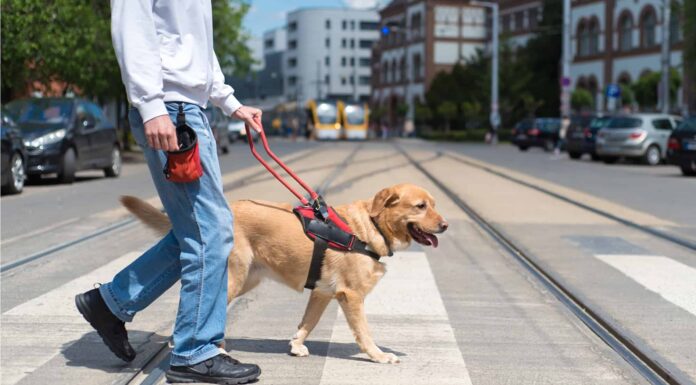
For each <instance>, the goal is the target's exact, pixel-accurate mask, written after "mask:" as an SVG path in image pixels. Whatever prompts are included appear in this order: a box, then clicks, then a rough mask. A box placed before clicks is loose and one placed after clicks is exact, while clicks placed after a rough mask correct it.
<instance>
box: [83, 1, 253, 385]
mask: <svg viewBox="0 0 696 385" xmlns="http://www.w3.org/2000/svg"><path fill="white" fill-rule="evenodd" d="M212 27H213V25H212V8H211V2H210V0H202V1H195V2H190V1H183V0H169V1H164V0H111V37H112V42H113V45H114V50H115V52H116V57H117V59H118V63H119V66H120V68H121V77H122V79H123V82H124V84H125V87H126V92H127V95H128V100H129V101H130V104H131V106H132V107H131V109H130V111H129V121H130V126H131V130H132V133H133V136H134V137H135V140H136V142H137V143H138V144H139V145H140V147H142V148H143V152H144V155H145V158H146V160H147V164H148V167H149V169H150V174H151V176H152V180H153V182H154V184H155V187H156V189H157V193H158V194H159V197H160V200H161V201H162V204H163V206H164V209H165V210H166V212H167V214H168V215H169V218H170V220H171V223H172V230H170V231H169V233H168V234H167V235H166V236H165V237H164V238H162V239H161V240H160V241H159V242H158V243H157V244H155V245H154V246H152V247H151V248H150V249H149V250H147V251H146V252H145V253H144V254H143V255H141V256H140V257H138V258H137V259H136V260H135V261H133V262H132V263H131V264H130V265H128V266H127V267H125V268H124V269H123V270H121V271H120V272H119V273H118V274H116V276H115V277H113V280H112V281H111V282H107V283H104V284H101V285H100V286H99V287H98V288H97V289H93V290H90V291H87V292H85V293H82V294H78V295H77V296H76V297H75V303H76V305H77V307H78V310H79V311H80V312H81V313H82V315H83V316H84V317H85V319H86V320H87V321H88V322H89V323H90V324H91V325H92V327H94V328H95V329H96V330H97V332H98V333H99V335H100V336H101V338H102V339H103V341H104V343H105V344H106V345H107V346H108V347H109V348H110V349H111V351H112V352H114V354H116V356H118V357H119V358H121V359H123V360H125V361H132V360H133V359H134V358H135V355H136V352H135V351H134V350H133V348H132V346H131V345H130V343H129V342H128V334H127V332H126V328H125V322H130V321H131V320H132V319H133V317H134V316H135V315H136V313H138V312H139V311H141V310H143V309H145V308H146V307H147V306H148V305H150V304H151V303H152V302H153V301H154V300H155V299H157V298H158V297H159V296H160V295H161V294H162V293H164V292H165V291H166V290H167V289H169V288H170V287H171V286H172V285H174V284H175V283H176V282H177V281H179V280H181V290H180V294H179V295H180V300H179V308H178V312H177V315H176V320H175V324H174V332H173V335H172V338H173V342H174V347H173V350H172V354H171V361H170V367H169V369H168V370H167V372H166V376H167V380H168V381H169V382H206V383H225V384H233V383H234V384H236V383H239V382H247V381H252V380H254V379H256V378H257V377H258V376H259V375H260V373H261V371H260V369H259V367H258V366H256V365H254V364H242V363H240V362H239V361H237V360H235V359H233V358H231V357H230V356H229V355H227V353H226V352H225V350H223V349H222V348H221V347H222V346H224V345H223V344H224V331H225V323H226V315H227V314H226V308H227V306H226V305H227V258H228V255H229V253H230V251H231V250H232V241H233V239H232V236H233V232H232V224H233V222H232V213H231V211H230V209H229V206H228V205H227V201H226V200H225V196H224V194H223V191H222V178H221V174H220V165H219V162H218V158H217V151H216V143H215V139H214V137H213V134H212V131H211V129H210V125H209V122H208V121H207V120H206V117H205V115H204V114H203V112H202V110H201V109H202V108H204V107H205V106H206V105H207V103H208V101H211V102H212V103H213V105H215V106H218V107H220V108H221V109H222V111H223V112H224V113H225V114H226V115H230V116H233V117H235V118H237V119H240V120H242V121H244V122H245V123H246V124H249V125H250V126H251V127H252V128H253V129H255V130H257V131H260V129H261V128H260V126H259V125H257V124H256V123H255V122H256V121H257V120H259V121H260V118H261V111H260V110H258V109H256V108H251V107H246V106H243V105H242V104H241V103H240V102H239V101H238V100H237V99H236V98H235V96H234V90H233V89H232V87H230V86H228V85H226V84H225V79H224V76H223V74H222V71H221V70H220V65H219V63H218V60H217V57H216V56H215V52H214V51H213V40H212V36H213V34H212ZM179 109H181V110H182V111H183V115H184V117H185V122H186V124H187V125H188V126H189V127H191V128H192V129H193V130H194V131H195V134H196V136H197V140H198V146H199V154H200V162H201V165H202V169H203V172H202V175H201V176H200V177H199V178H198V179H197V180H194V181H191V182H181V183H180V182H172V181H170V180H168V179H167V177H166V176H165V174H164V173H163V169H164V167H165V164H166V163H167V151H175V150H177V149H178V148H179V146H178V144H177V135H176V129H175V126H174V124H173V121H174V120H175V119H176V117H177V112H178V111H179Z"/></svg>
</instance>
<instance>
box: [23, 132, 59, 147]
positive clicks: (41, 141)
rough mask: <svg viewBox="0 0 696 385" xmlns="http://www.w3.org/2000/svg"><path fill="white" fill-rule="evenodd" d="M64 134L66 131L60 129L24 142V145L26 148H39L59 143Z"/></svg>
mask: <svg viewBox="0 0 696 385" xmlns="http://www.w3.org/2000/svg"><path fill="white" fill-rule="evenodd" d="M66 133H67V131H66V130H65V128H61V129H60V130H57V131H53V132H49V133H48V134H46V135H42V136H39V137H38V138H35V139H32V140H25V141H24V145H25V146H27V147H41V146H45V145H47V144H53V143H57V142H59V141H61V140H62V139H63V138H65V134H66Z"/></svg>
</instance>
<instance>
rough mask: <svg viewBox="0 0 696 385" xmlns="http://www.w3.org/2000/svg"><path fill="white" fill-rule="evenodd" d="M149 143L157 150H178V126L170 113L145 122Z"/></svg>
mask: <svg viewBox="0 0 696 385" xmlns="http://www.w3.org/2000/svg"><path fill="white" fill-rule="evenodd" d="M145 137H146V138H147V144H148V145H149V146H150V147H152V148H153V149H155V150H164V151H176V150H178V149H179V144H178V143H177V140H176V127H174V123H172V120H171V119H170V118H169V115H160V116H157V117H154V118H152V119H150V120H148V121H147V122H145Z"/></svg>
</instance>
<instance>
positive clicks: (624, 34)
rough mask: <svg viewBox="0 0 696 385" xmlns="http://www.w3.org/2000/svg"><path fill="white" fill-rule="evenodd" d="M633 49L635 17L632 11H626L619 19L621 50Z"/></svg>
mask: <svg viewBox="0 0 696 385" xmlns="http://www.w3.org/2000/svg"><path fill="white" fill-rule="evenodd" d="M631 49H633V18H632V17H631V14H630V13H625V14H624V15H623V16H622V17H621V19H620V21H619V50H620V51H630V50H631Z"/></svg>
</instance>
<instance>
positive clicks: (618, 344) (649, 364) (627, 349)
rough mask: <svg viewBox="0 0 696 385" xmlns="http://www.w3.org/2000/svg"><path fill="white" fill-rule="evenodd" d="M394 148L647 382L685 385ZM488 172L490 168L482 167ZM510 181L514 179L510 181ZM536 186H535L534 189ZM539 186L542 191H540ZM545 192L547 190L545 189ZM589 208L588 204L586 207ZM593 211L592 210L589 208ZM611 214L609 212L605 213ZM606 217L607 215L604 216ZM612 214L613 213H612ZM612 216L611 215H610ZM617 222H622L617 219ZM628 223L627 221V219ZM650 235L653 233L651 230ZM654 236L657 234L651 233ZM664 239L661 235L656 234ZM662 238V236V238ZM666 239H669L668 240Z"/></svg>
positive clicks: (440, 183)
mask: <svg viewBox="0 0 696 385" xmlns="http://www.w3.org/2000/svg"><path fill="white" fill-rule="evenodd" d="M394 146H395V147H396V149H397V150H398V151H399V152H400V153H401V154H402V155H403V156H404V157H405V158H406V159H408V161H409V162H410V164H411V165H412V166H413V167H415V168H416V169H417V170H418V171H420V172H421V173H422V174H423V175H424V176H425V177H426V178H428V180H430V181H431V182H432V183H433V184H434V185H435V186H436V187H437V188H439V189H440V190H441V191H442V192H443V193H444V194H445V195H446V196H447V197H448V198H449V199H450V200H451V201H452V202H453V203H454V204H455V205H457V206H458V207H459V208H460V209H461V210H462V211H464V213H466V214H467V216H469V218H471V220H472V221H473V223H475V225H476V226H477V227H479V228H480V229H481V230H482V232H483V233H485V234H487V235H488V236H489V237H490V239H491V240H493V241H494V242H495V243H496V244H498V245H499V246H500V247H501V248H502V249H503V250H504V251H505V252H507V254H509V255H510V257H511V258H512V259H514V260H516V261H517V262H518V263H519V264H520V265H521V266H522V267H523V268H524V269H525V270H526V271H527V272H528V273H529V274H530V275H531V276H532V277H533V278H534V279H535V280H536V281H537V282H539V283H540V284H541V285H542V286H543V287H544V288H545V289H546V290H548V291H549V292H550V293H551V294H552V295H553V296H554V297H555V298H556V299H557V300H558V301H559V302H561V304H563V305H564V306H565V307H566V308H567V309H568V310H569V311H570V312H571V313H572V314H573V315H574V316H575V317H576V318H577V319H578V320H579V321H581V322H582V323H583V324H584V325H585V326H587V327H588V328H589V329H590V330H591V331H592V332H593V333H594V334H595V335H596V336H597V337H599V338H600V339H601V340H602V341H603V342H604V343H605V344H606V345H607V346H609V348H611V349H612V350H613V351H614V352H616V353H617V354H618V355H619V356H620V357H621V358H622V359H623V360H625V361H626V362H627V363H628V364H629V365H630V366H631V367H632V368H634V369H635V370H636V371H637V372H638V373H639V374H640V375H641V376H642V377H643V378H645V380H646V381H648V382H649V383H650V384H654V385H665V384H669V385H685V384H686V383H689V382H688V381H686V380H685V381H681V380H680V379H679V378H680V377H681V378H683V377H684V376H683V375H675V374H674V373H672V372H671V371H670V370H669V369H667V368H665V367H664V366H663V365H662V364H661V363H660V362H658V360H657V359H655V358H654V357H651V356H650V354H648V353H646V352H644V351H643V350H642V349H641V348H640V347H639V346H637V344H635V343H633V341H631V339H630V338H629V337H627V336H626V335H624V334H623V333H622V332H621V331H620V330H619V329H618V328H616V327H615V326H614V325H612V322H610V321H609V320H608V319H606V318H605V317H603V316H602V315H601V314H600V313H599V312H596V311H595V310H593V308H592V307H591V306H589V304H587V303H586V302H584V301H583V300H582V299H581V298H580V297H579V296H577V295H575V294H574V293H573V292H572V291H571V290H570V289H569V288H568V287H567V286H566V285H565V284H564V283H563V282H562V281H561V280H559V279H557V278H555V277H554V276H553V274H552V273H551V272H549V271H548V270H547V269H545V268H544V267H543V266H541V265H540V264H539V263H537V262H536V261H537V260H538V259H537V258H535V257H534V256H533V255H531V254H529V253H528V252H526V251H524V248H523V247H521V246H520V245H518V244H517V243H516V242H514V241H513V240H511V239H510V238H509V237H508V236H507V235H505V233H504V232H503V231H502V230H501V229H499V228H498V227H497V226H496V225H493V224H492V223H490V222H488V221H487V220H486V219H485V218H484V217H483V216H482V215H481V214H479V213H478V212H477V211H476V210H475V209H474V208H472V207H471V206H470V205H469V204H468V203H467V202H466V201H464V200H463V199H462V198H461V197H460V196H459V195H458V194H457V193H455V192H454V191H453V190H452V189H450V188H449V187H448V186H447V185H446V184H445V183H444V182H443V181H442V180H440V179H439V178H437V177H436V176H435V175H433V174H432V173H431V172H430V171H428V170H427V169H426V168H425V167H424V166H423V165H422V164H421V163H420V162H418V161H417V160H415V159H414V158H413V157H412V156H411V155H410V154H409V153H408V152H407V151H405V150H404V148H403V147H401V146H400V145H398V144H395V145H394ZM445 155H448V156H449V157H451V158H453V159H458V158H457V157H455V156H451V155H449V154H445ZM462 163H465V164H468V165H471V166H474V167H477V168H479V169H483V167H482V166H478V165H475V164H473V162H472V164H469V163H468V162H465V161H462ZM485 171H489V170H485ZM489 172H491V173H494V174H495V175H498V176H501V177H503V178H505V179H508V180H511V179H510V178H514V177H510V178H508V177H509V176H505V175H504V174H502V173H500V174H502V175H499V174H498V173H497V171H495V170H490V171H489ZM515 179H516V178H515ZM512 181H513V182H517V181H515V180H512ZM520 182H522V183H520V184H523V185H525V186H527V187H531V188H535V187H538V186H534V185H531V184H528V183H526V182H524V181H521V180H520ZM535 189H537V188H535ZM539 189H541V190H539ZM537 190H539V191H541V192H544V193H545V192H546V191H544V190H545V189H543V188H541V187H539V188H538V189H537ZM547 191H548V190H547ZM548 193H549V194H547V195H551V196H554V197H556V198H559V199H561V200H563V201H566V199H564V198H565V197H563V196H561V195H560V194H556V193H554V192H551V191H548ZM567 199H568V201H567V202H568V203H572V204H575V202H576V201H573V200H571V199H570V198H567ZM576 203H577V204H576V206H579V207H583V206H587V205H585V204H584V203H581V202H576ZM588 207H589V206H588ZM596 210H597V211H599V212H597V213H598V214H600V215H602V214H601V213H600V212H601V211H602V210H599V209H596ZM590 211H592V212H595V211H594V210H590ZM606 214H608V215H612V214H610V213H606ZM605 216H607V215H605ZM612 216H613V215H612ZM612 219H613V218H612ZM619 222H621V223H623V222H622V221H620V220H619ZM627 222H630V221H627ZM629 226H630V227H634V228H635V227H636V226H637V227H641V225H639V224H636V223H633V224H632V225H629ZM651 234H652V233H651ZM653 235H656V234H653ZM656 236H658V237H660V238H663V237H662V236H660V235H656ZM663 239H665V238H663ZM668 240H669V239H668ZM673 243H677V244H679V245H680V246H685V247H687V248H690V247H688V246H686V245H684V244H682V243H679V242H673Z"/></svg>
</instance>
